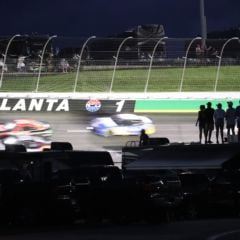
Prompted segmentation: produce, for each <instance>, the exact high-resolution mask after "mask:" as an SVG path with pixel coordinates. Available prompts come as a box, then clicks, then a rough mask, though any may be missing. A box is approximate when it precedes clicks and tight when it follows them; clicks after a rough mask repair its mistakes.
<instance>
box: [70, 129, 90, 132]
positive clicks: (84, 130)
mask: <svg viewBox="0 0 240 240" xmlns="http://www.w3.org/2000/svg"><path fill="white" fill-rule="evenodd" d="M67 132H68V133H88V132H91V131H90V130H86V129H76V130H74V129H73V130H67Z"/></svg>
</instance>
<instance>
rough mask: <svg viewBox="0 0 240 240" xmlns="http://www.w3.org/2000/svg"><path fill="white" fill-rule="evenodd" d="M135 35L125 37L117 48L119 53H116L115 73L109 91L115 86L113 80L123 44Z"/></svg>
mask: <svg viewBox="0 0 240 240" xmlns="http://www.w3.org/2000/svg"><path fill="white" fill-rule="evenodd" d="M132 38H133V37H127V38H124V39H123V41H122V42H121V44H120V45H119V47H118V50H117V55H116V59H115V64H114V69H113V74H112V81H111V85H110V89H109V93H111V92H112V87H113V81H114V77H115V72H116V67H117V62H118V56H119V52H120V50H121V47H122V45H123V44H124V43H125V42H126V41H127V40H128V39H132Z"/></svg>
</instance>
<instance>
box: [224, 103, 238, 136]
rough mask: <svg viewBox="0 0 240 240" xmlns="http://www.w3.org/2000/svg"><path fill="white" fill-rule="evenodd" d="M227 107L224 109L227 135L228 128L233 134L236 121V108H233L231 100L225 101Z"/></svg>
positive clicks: (228, 133) (228, 132)
mask: <svg viewBox="0 0 240 240" xmlns="http://www.w3.org/2000/svg"><path fill="white" fill-rule="evenodd" d="M227 104H228V108H227V110H226V116H225V118H226V124H227V136H228V137H229V135H230V130H231V132H232V135H235V131H234V128H235V123H236V109H235V108H233V102H227Z"/></svg>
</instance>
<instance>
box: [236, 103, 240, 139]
mask: <svg viewBox="0 0 240 240" xmlns="http://www.w3.org/2000/svg"><path fill="white" fill-rule="evenodd" d="M239 103H240V101H239ZM236 118H237V127H238V142H240V105H238V106H237V107H236Z"/></svg>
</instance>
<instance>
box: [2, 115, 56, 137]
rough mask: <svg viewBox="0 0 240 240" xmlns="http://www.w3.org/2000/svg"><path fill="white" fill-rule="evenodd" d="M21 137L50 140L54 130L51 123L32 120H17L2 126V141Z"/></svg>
mask: <svg viewBox="0 0 240 240" xmlns="http://www.w3.org/2000/svg"><path fill="white" fill-rule="evenodd" d="M19 135H25V136H29V135H31V136H32V135H34V136H41V137H44V138H50V137H51V136H52V129H51V126H50V124H49V123H46V122H41V121H37V120H31V119H15V120H12V121H9V122H6V123H3V124H0V139H3V138H6V137H9V136H19Z"/></svg>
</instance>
